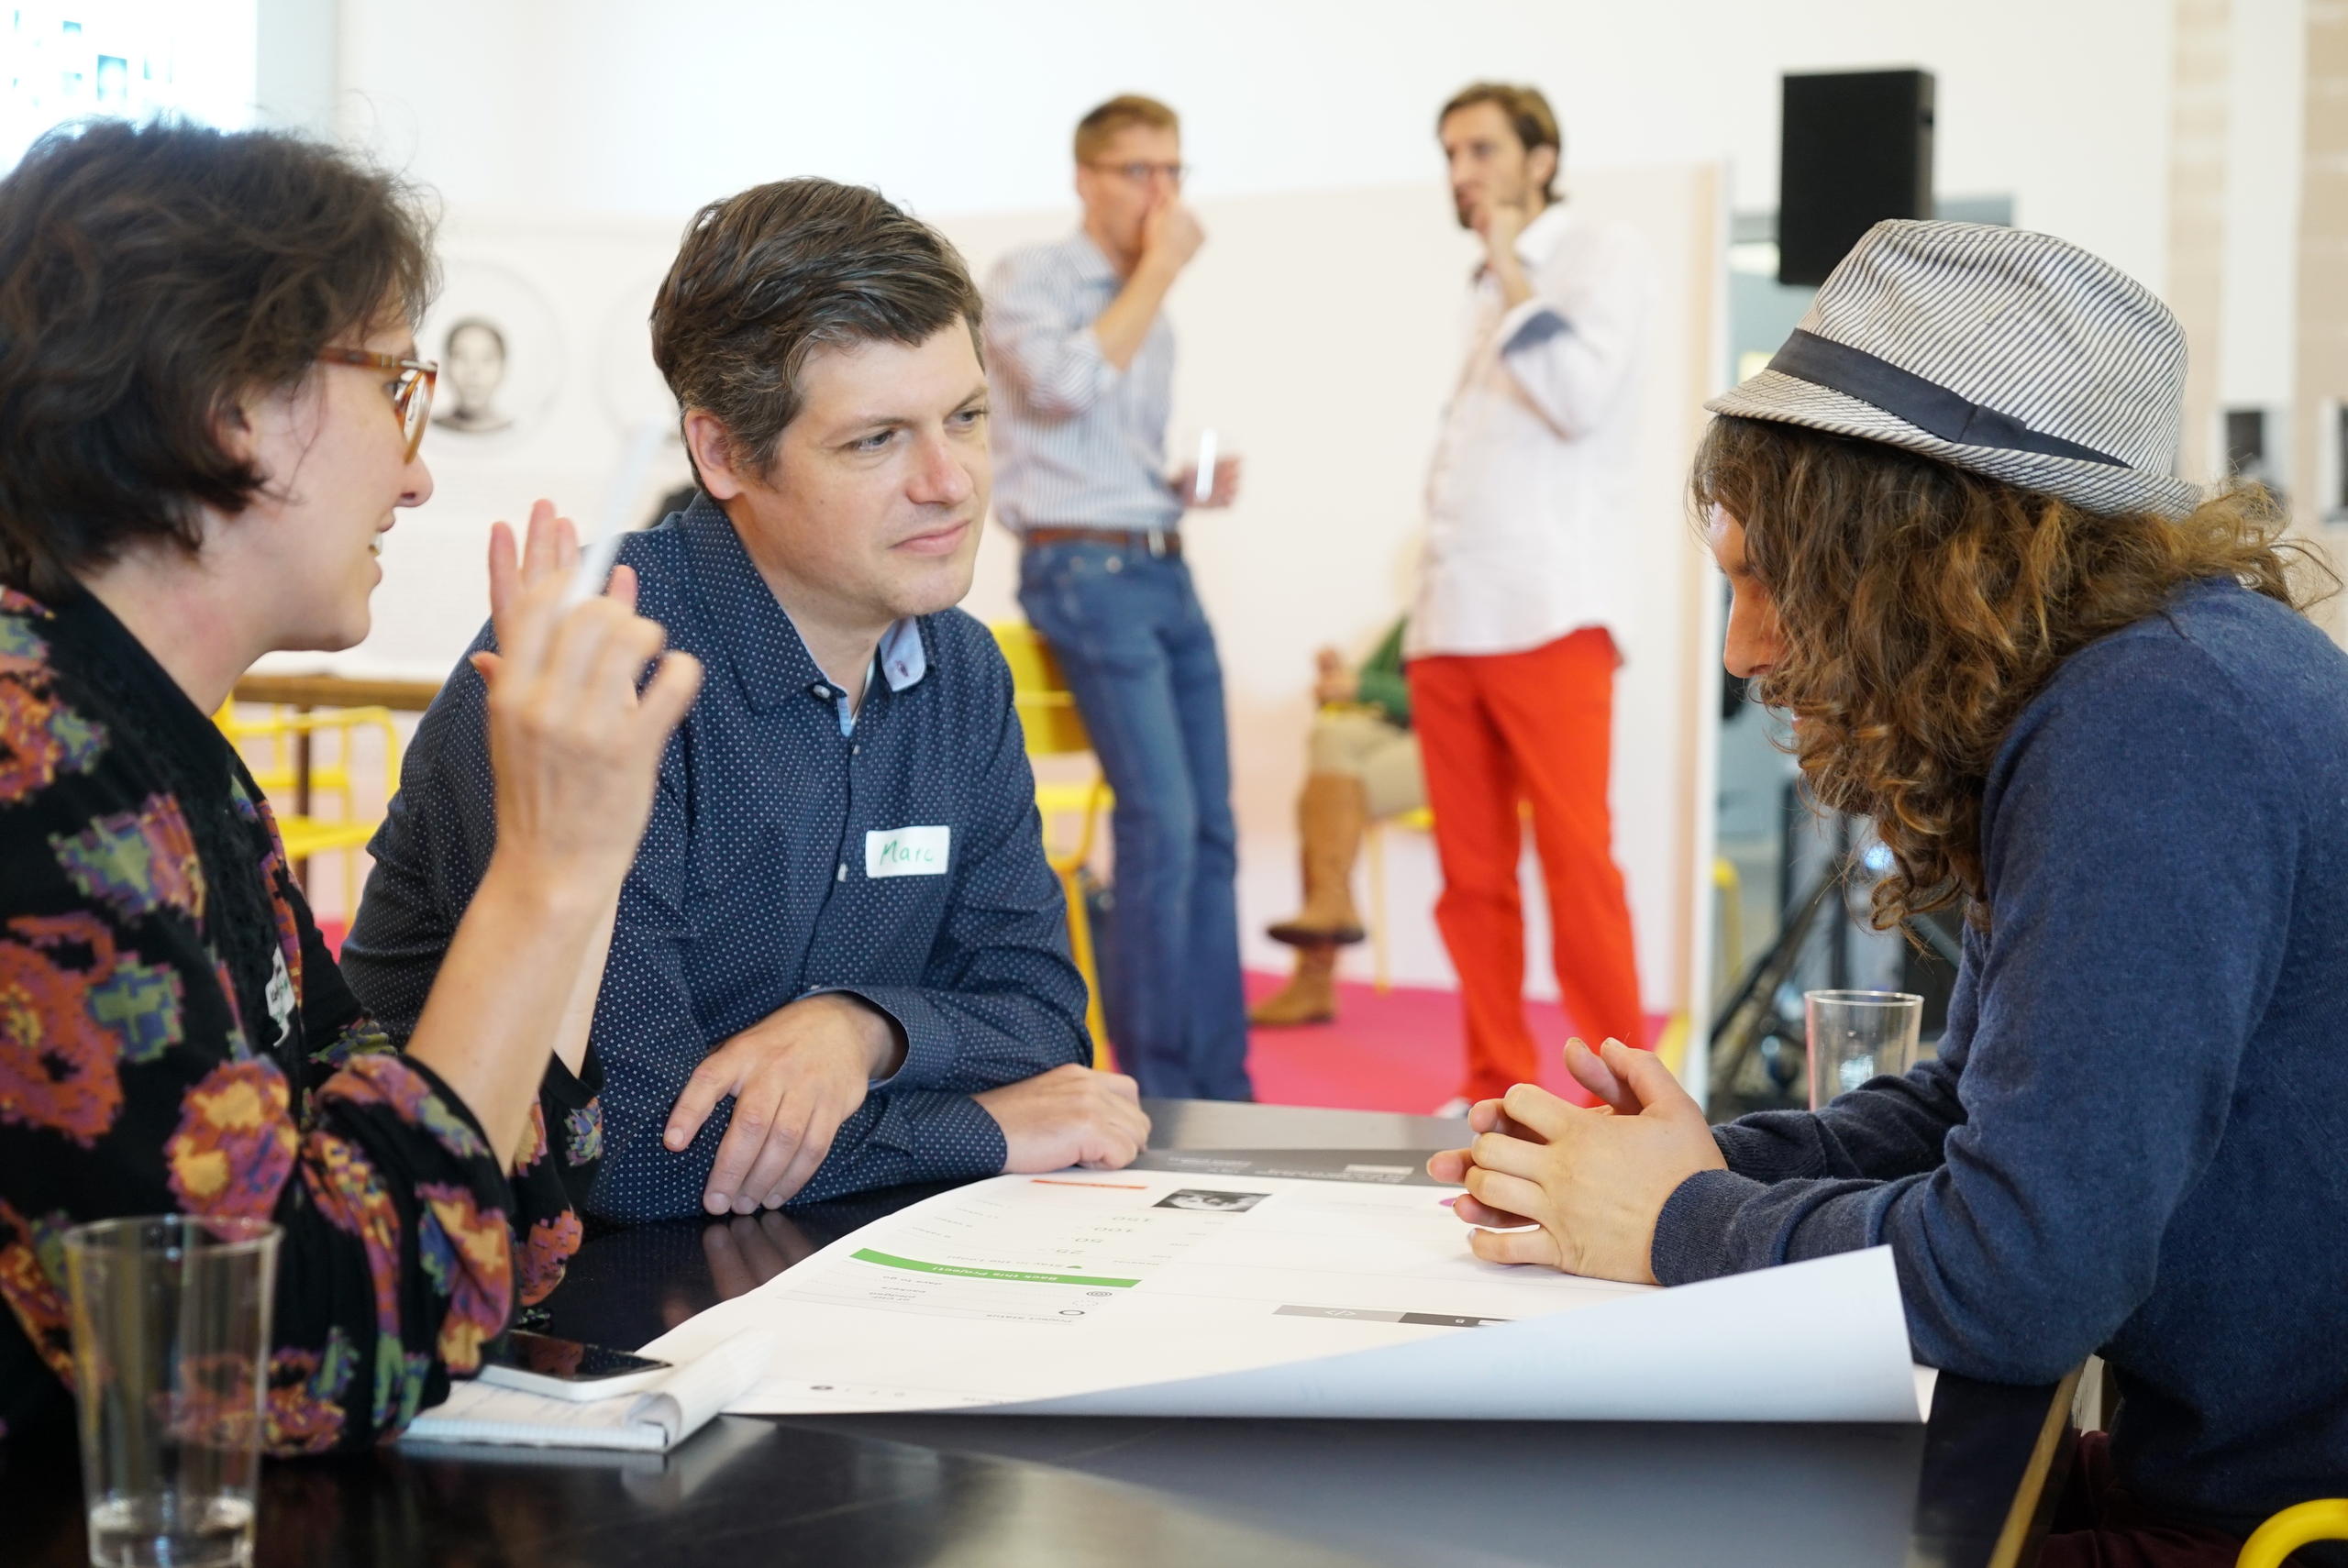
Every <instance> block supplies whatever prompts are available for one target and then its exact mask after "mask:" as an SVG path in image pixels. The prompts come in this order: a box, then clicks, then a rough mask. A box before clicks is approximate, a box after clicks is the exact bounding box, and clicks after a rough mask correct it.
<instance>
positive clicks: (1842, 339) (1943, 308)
mask: <svg viewBox="0 0 2348 1568" xmlns="http://www.w3.org/2000/svg"><path fill="white" fill-rule="evenodd" d="M2184 403H2185V329H2184V328H2183V327H2181V326H2178V325H2177V322H2176V317H2175V316H2174V315H2170V314H2169V311H2168V307H2167V306H2166V305H2164V304H2161V302H2160V301H2159V300H2157V299H2155V298H2154V297H2153V295H2152V293H2151V292H2150V291H2149V290H2147V289H2146V288H2144V286H2143V284H2141V283H2139V282H2136V281H2135V280H2134V279H2132V278H2131V277H2129V276H2128V275H2127V274H2125V273H2123V272H2121V271H2119V269H2117V268H2115V267H2113V266H2111V265H2110V264H2109V263H2108V262H2105V261H2102V260H2100V259H2097V258H2096V257H2093V256H2090V255H2088V253H2087V252H2086V251H2084V250H2082V249H2080V248H2078V247H2077V246H2076V245H2071V244H2068V243H2066V242H2065V241H2063V240H2060V239H2056V238H2054V237H2052V236H2051V235H2043V234H2032V233H2030V232H2028V231H2027V230H2023V229H2017V228H1997V227H1992V226H1988V225H1985V224H1971V223H1919V222H1913V221H1910V220H1904V219H1895V220H1892V221H1889V222H1885V223H1879V224H1877V225H1876V226H1874V227H1873V228H1871V229H1869V230H1867V232H1866V235H1865V236H1864V237H1861V238H1860V240H1859V243H1858V244H1857V245H1856V246H1855V247H1853V248H1852V250H1851V253H1850V254H1849V255H1848V256H1846V257H1844V259H1843V261H1842V264H1841V265H1840V266H1838V267H1836V268H1835V269H1834V271H1833V275H1832V276H1830V277H1829V278H1828V279H1827V280H1826V282H1825V283H1824V284H1823V285H1822V287H1821V288H1820V289H1819V291H1818V297H1817V299H1816V301H1815V302H1813V303H1812V304H1811V307H1810V314H1809V315H1805V316H1803V317H1802V321H1801V326H1799V327H1797V328H1796V329H1795V331H1794V335H1793V336H1792V337H1789V338H1788V339H1786V346H1785V347H1784V348H1780V349H1779V350H1778V353H1777V357H1776V358H1774V359H1771V360H1770V361H1769V365H1768V368H1767V370H1762V371H1760V372H1758V373H1757V374H1755V375H1753V376H1750V377H1748V378H1746V379H1745V380H1744V381H1742V382H1740V383H1739V384H1738V385H1737V386H1736V387H1735V388H1734V389H1733V390H1732V391H1731V392H1728V394H1727V395H1725V396H1723V397H1718V398H1715V399H1713V400H1712V401H1711V403H1707V404H1705V405H1704V406H1705V407H1707V408H1709V409H1711V411H1712V412H1713V413H1715V414H1737V415H1741V416H1743V417H1744V418H1747V419H1773V420H1778V421H1779V422H1781V423H1784V424H1789V425H1808V426H1810V427H1811V429H1813V430H1828V431H1833V432H1834V433H1835V434H1837V435H1842V436H1862V437H1864V438H1866V439H1867V440H1870V441H1883V442H1887V443H1888V444H1889V445H1891V446H1894V447H1906V448H1908V449H1909V450H1910V451H1913V452H1922V453H1926V454H1928V455H1930V456H1932V457H1934V458H1940V459H1941V460H1942V461H1943V462H1946V463H1953V464H1955V466H1956V467H1958V468H1961V469H1972V470H1973V471H1974V472H1976V473H1982V474H1988V476H1989V477H1990V478H1992V479H1999V480H2005V481H2006V482H2007V483H2009V484H2012V485H2018V486H2020V487H2021V488H2022V489H2024V490H2033V491H2041V492H2043V493H2044V494H2047V495H2053V496H2059V497H2060V498H2062V499H2063V500H2065V501H2067V502H2071V503H2073V504H2074V505H2076V506H2079V507H2082V508H2084V509H2085V510H2087V511H2089V512H2099V513H2117V512H2151V513H2162V514H2164V515H2167V516H2173V517H2176V516H2183V515H2184V514H2185V513H2188V512H2190V511H2192V510H2193V508H2194V507H2195V506H2196V505H2198V503H2199V502H2200V499H2201V491H2200V489H2199V487H2198V486H2196V485H2194V484H2191V483H2188V482H2187V480H2182V479H2179V478H2177V477H2176V441H2177V430H2178V426H2179V424H2180V423H2181V421H2182V418H2183V414H2184Z"/></svg>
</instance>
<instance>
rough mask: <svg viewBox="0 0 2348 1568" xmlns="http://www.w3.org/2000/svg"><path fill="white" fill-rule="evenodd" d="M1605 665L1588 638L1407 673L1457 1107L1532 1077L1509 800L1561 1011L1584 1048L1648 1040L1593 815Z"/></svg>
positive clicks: (1606, 820)
mask: <svg viewBox="0 0 2348 1568" xmlns="http://www.w3.org/2000/svg"><path fill="white" fill-rule="evenodd" d="M1616 662H1617V661H1616V658H1615V655H1614V640H1613V638H1611V636H1609V635H1607V634H1606V632H1605V630H1604V629H1603V628H1601V627H1597V626H1589V627H1585V628H1583V629H1582V630H1580V631H1578V632H1575V633H1572V634H1571V635H1567V636H1563V637H1560V638H1558V639H1557V640H1556V642H1553V643H1545V644H1544V645H1543V646H1540V647H1537V648H1532V649H1529V650H1527V651H1525V652H1523V653H1512V654H1477V655H1455V654H1442V655H1435V656H1432V657H1424V658H1416V659H1412V661H1411V663H1410V665H1409V667H1408V671H1409V676H1410V681H1411V723H1412V727H1413V728H1415V729H1416V730H1417V731H1418V733H1419V751H1420V755H1421V756H1423V758H1424V759H1425V765H1426V776H1427V804H1428V805H1429V806H1430V807H1431V808H1433V810H1434V845H1435V854H1436V856H1437V857H1438V858H1439V859H1440V860H1441V862H1442V864H1443V895H1442V897H1441V898H1440V899H1438V900H1436V902H1435V908H1434V917H1435V923H1436V925H1437V926H1439V927H1440V928H1441V929H1442V931H1443V940H1444V944H1445V946H1447V947H1448V948H1449V949H1450V950H1451V963H1452V967H1453V968H1455V969H1456V970H1457V971H1458V974H1459V992H1460V1000H1461V1003H1462V1005H1463V1006H1464V1008H1465V1010H1466V1011H1467V1083H1466V1085H1465V1086H1464V1088H1462V1090H1461V1092H1462V1093H1464V1094H1466V1095H1467V1097H1468V1098H1469V1099H1490V1098H1491V1097H1493V1096H1495V1095H1501V1094H1505V1093H1506V1092H1507V1091H1508V1088H1509V1086H1510V1085H1511V1084H1514V1083H1523V1082H1528V1081H1532V1080H1534V1078H1536V1077H1537V1076H1538V1075H1537V1074H1536V1072H1535V1068H1534V1049H1533V1035H1532V1032H1531V1031H1530V1030H1528V1029H1527V1028H1526V1027H1525V1021H1524V911H1523V902H1522V900H1521V899H1520V898H1519V896H1518V892H1517V859H1518V856H1519V854H1520V848H1521V845H1522V843H1523V840H1522V838H1521V837H1520V831H1521V830H1520V826H1519V812H1518V802H1519V801H1523V802H1524V804H1525V805H1527V806H1529V807H1530V808H1531V814H1532V818H1533V842H1534V847H1535V848H1537V849H1538V850H1539V851H1540V855H1541V877H1542V880H1543V881H1544V882H1545V884H1546V885H1547V889H1548V893H1549V926H1550V932H1551V948H1552V954H1553V956H1554V958H1555V961H1556V969H1557V989H1558V990H1559V991H1560V992H1561V993H1562V994H1563V996H1564V999H1565V1004H1566V1010H1567V1012H1569V1013H1570V1014H1572V1016H1573V1021H1574V1025H1575V1027H1576V1028H1577V1029H1578V1031H1579V1032H1580V1033H1581V1035H1582V1037H1583V1038H1585V1039H1586V1040H1588V1041H1589V1043H1591V1044H1592V1045H1595V1044H1597V1043H1599V1042H1600V1041H1601V1040H1603V1039H1605V1038H1607V1037H1608V1036H1610V1035H1611V1036H1612V1037H1613V1038H1615V1039H1617V1040H1620V1041H1622V1042H1623V1043H1624V1044H1626V1045H1639V1046H1644V1045H1645V1044H1646V1043H1647V1039H1646V1019H1645V1014H1644V1013H1643V1012H1642V1011H1641V1010H1640V1009H1639V976H1638V967H1637V964H1636V961H1635V958H1634V952H1633V946H1632V936H1631V907H1630V903H1629V901H1628V900H1626V899H1625V898H1624V897H1623V873H1622V871H1621V869H1620V868H1618V867H1616V866H1615V864H1614V847H1613V821H1612V817H1611V813H1610V812H1609V811H1608V809H1607V803H1606V785H1607V768H1608V761H1609V754H1610V752H1611V750H1612V739H1613V719H1614V666H1615V664H1616ZM1577 1098H1580V1097H1579V1096H1577Z"/></svg>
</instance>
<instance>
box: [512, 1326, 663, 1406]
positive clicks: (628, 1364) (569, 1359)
mask: <svg viewBox="0 0 2348 1568" xmlns="http://www.w3.org/2000/svg"><path fill="white" fill-rule="evenodd" d="M669 1372H670V1364H669V1363H667V1362H665V1361H655V1360H653V1359H652V1358H651V1357H650V1356H643V1355H635V1354H632V1353H629V1352H627V1351H615V1350H612V1349H609V1348H607V1347H605V1346H604V1345H591V1344H587V1343H584V1342H581V1341H578V1340H564V1339H558V1338H556V1337H555V1336H554V1335H552V1334H534V1333H531V1332H530V1331H528V1330H526V1329H515V1330H514V1331H511V1332H509V1333H507V1334H506V1335H505V1336H504V1338H503V1339H501V1340H498V1341H495V1342H493V1343H492V1344H491V1345H490V1346H489V1347H488V1349H486V1350H485V1351H483V1352H482V1359H481V1380H482V1382H483V1383H487V1384H492V1385H493V1386H497V1387H500V1388H518V1389H520V1390H522V1391H523V1392H524V1393H526V1394H544V1395H546V1396H547V1397H549V1398H554V1399H571V1400H587V1399H608V1398H610V1397H613V1396H614V1395H615V1394H634V1393H636V1392H637V1391H638V1390H639V1389H643V1388H646V1387H648V1386H651V1385H653V1384H655V1383H658V1382H659V1381H660V1379H662V1378H663V1377H666V1376H667V1375H669Z"/></svg>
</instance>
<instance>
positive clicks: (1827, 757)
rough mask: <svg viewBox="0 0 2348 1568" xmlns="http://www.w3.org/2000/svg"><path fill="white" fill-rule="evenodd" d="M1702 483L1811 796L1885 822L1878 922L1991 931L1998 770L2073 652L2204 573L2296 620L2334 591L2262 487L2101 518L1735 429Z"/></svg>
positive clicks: (1893, 457) (1841, 446)
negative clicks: (1778, 647)
mask: <svg viewBox="0 0 2348 1568" xmlns="http://www.w3.org/2000/svg"><path fill="white" fill-rule="evenodd" d="M1692 489H1693V492H1694V496H1695V500H1696V502H1697V506H1698V509H1699V512H1700V514H1701V513H1707V512H1709V510H1710V509H1711V507H1713V506H1715V505H1717V506H1719V507H1720V508H1721V509H1722V511H1723V512H1725V513H1728V515H1730V516H1731V517H1733V518H1734V519H1735V520H1736V521H1737V522H1738V523H1740V524H1742V525H1744V552H1745V563H1746V566H1747V569H1749V570H1750V572H1751V574H1752V577H1753V580H1754V581H1755V583H1756V584H1757V585H1758V586H1759V588H1760V589H1761V590H1762V591H1765V592H1766V593H1767V594H1768V596H1769V598H1770V600H1771V601H1772V602H1773V604H1774V606H1775V608H1776V610H1777V613H1778V620H1779V623H1780V624H1781V627H1782V630H1783V635H1784V640H1785V647H1784V653H1783V656H1782V657H1780V658H1779V660H1778V662H1777V663H1776V664H1775V665H1774V666H1773V667H1772V668H1770V669H1769V670H1768V672H1767V674H1766V675H1765V676H1764V677H1763V678H1762V679H1761V680H1760V681H1759V682H1758V685H1757V690H1756V691H1755V695H1756V696H1757V697H1758V698H1759V699H1760V701H1763V702H1765V703H1767V704H1768V705H1769V706H1771V707H1775V708H1783V709H1785V710H1788V711H1789V712H1791V713H1792V714H1793V716H1794V717H1795V719H1796V721H1797V723H1796V724H1795V727H1794V738H1793V741H1792V743H1791V746H1790V749H1791V751H1792V752H1793V755H1794V756H1796V758H1798V759H1799V761H1800V767H1801V771H1802V776H1803V778H1805V779H1806V780H1807V782H1808V784H1809V788H1810V791H1811V797H1812V799H1813V800H1814V801H1816V802H1817V803H1818V804H1819V805H1821V806H1822V807H1826V808H1830V809H1833V810H1836V811H1842V812H1849V813H1851V814H1852V815H1854V816H1860V817H1866V818H1870V819H1872V820H1873V822H1874V823H1875V829H1876V834H1877V837H1878V838H1880V839H1881V840H1882V842H1883V844H1884V846H1885V847H1886V848H1888V850H1889V851H1890V852H1891V855H1892V858H1893V863H1894V866H1893V870H1892V871H1891V873H1890V875H1888V877H1886V878H1884V879H1883V880H1882V881H1881V882H1879V883H1877V886H1876V889H1875V896H1874V902H1875V908H1874V920H1875V923H1876V925H1877V927H1878V928H1888V927H1890V926H1893V925H1896V924H1898V923H1899V922H1901V921H1903V920H1905V919H1907V918H1908V917H1909V916H1911V915H1917V914H1922V913H1924V912H1925V911H1930V910H1937V909H1943V908H1945V907H1947V906H1949V905H1951V904H1955V903H1956V902H1958V901H1960V900H1971V901H1972V915H1973V918H1974V919H1975V920H1976V921H1977V922H1981V923H1984V924H1986V922H1987V920H1988V905H1987V901H1986V900H1984V899H1983V897H1982V893H1983V888H1982V880H1981V798H1982V791H1983V788H1984V785H1985V783H1986V781H1987V779H1988V772H1989V764H1990V762H1991V760H1992V759H1993V758H1994V757H1995V756H1997V752H1998V747H1999V744H2000V743H2001V742H2002V741H2003V740H2004V739H2005V736H2006V732H2007V730H2008V729H2009V728H2010V726H2011V725H2012V723H2013V722H2014V720H2015V718H2016V717H2017V716H2018V715H2019V714H2020V713H2021V710H2022V709H2023V707H2024V706H2026V705H2027V704H2028V703H2029V701H2030V700H2031V699H2032V697H2035V696H2036V695H2037V694H2038V693H2039V691H2040V690H2043V688H2044V687H2045V685H2046V683H2047V681H2048V680H2049V679H2052V678H2053V676H2054V671H2055V668H2057V667H2058V666H2059V665H2061V664H2062V662H2063V661H2064V660H2065V659H2066V658H2068V657H2070V656H2071V655H2072V654H2074V653H2076V652H2077V651H2078V650H2079V649H2080V648H2082V647H2084V646H2087V645H2088V643H2091V642H2093V641H2095V640H2096V639H2097V638H2098V637H2101V636H2104V635H2108V634H2110V633H2112V632H2116V631H2118V630H2119V629H2120V628H2121V627H2122V626H2125V625H2128V624H2130V623H2132V622H2135V621H2140V620H2143V618H2144V617H2146V616H2148V615H2153V614H2155V613H2159V611H2160V609H2161V607H2162V606H2163V605H2164V604H2165V602H2167V601H2168V599H2169V597H2170V596H2171V595H2172V594H2173V593H2174V592H2175V591H2176V590H2177V589H2178V588H2179V587H2181V586H2183V585H2184V584H2186V583H2189V582H2193V581H2196V580H2201V579H2205V578H2232V579H2233V580H2236V581H2238V582H2240V583H2241V584H2242V585H2243V587H2245V588H2247V589H2250V590H2252V591H2254V592H2258V593H2263V594H2265V596H2266V597H2268V598H2270V599H2274V600H2276V601H2278V602H2282V603H2284V604H2287V605H2290V606H2291V607H2293V608H2294V609H2298V610H2304V609H2305V608H2306V607H2307V606H2308V605H2309V604H2310V603H2312V602H2315V601H2316V600H2318V599H2320V598H2322V597H2323V596H2324V595H2326V594H2328V593H2330V592H2331V591H2332V590H2334V589H2336V588H2337V587H2338V586H2339V584H2338V580H2337V579H2335V578H2334V577H2333V576H2332V575H2331V571H2330V570H2329V569H2327V568H2325V567H2324V566H2323V564H2322V563H2321V561H2320V559H2319V558H2316V557H2314V556H2312V555H2311V554H2310V553H2309V552H2308V551H2307V550H2306V549H2305V548H2304V547H2301V546H2300V545H2298V544H2297V543H2296V542H2293V541H2288V540H2286V539H2284V538H2283V537H2282V533H2283V528H2284V525H2285V519H2284V516H2283V514H2282V512H2281V510H2280V508H2279V507H2277V506H2276V503H2275V502H2274V500H2273V499H2272V497H2270V496H2269V495H2268V494H2267V492H2266V491H2265V490H2264V489H2262V488H2260V487H2258V486H2255V485H2243V486H2236V487H2233V488H2231V489H2229V490H2227V491H2223V492H2222V493H2220V494H2218V495H2216V496H2214V497H2213V498H2212V499H2210V501H2208V502H2206V503H2204V504H2203V505H2202V506H2201V507H2200V508H2199V509H2198V510H2197V511H2196V512H2194V513H2192V514H2191V515H2189V516H2187V517H2182V518H2172V517H2163V516H2157V515H2149V514H2145V513H2124V514H2120V515H2111V516H2106V515H2099V514H2097V513H2090V512H2085V511H2082V510H2081V509H2079V508H2078V507H2077V506H2074V505H2072V504H2071V503H2070V502H2065V501H2061V500H2057V499H2056V498H2054V497H2053V496H2049V495H2044V494H2040V493H2037V492H2035V491H2026V490H2021V489H2018V488H2017V487H2015V486H2013V485H2010V484H2006V483H2004V482H2002V481H2000V480H1993V479H1989V478H1987V477H1984V476H1982V475H1979V474H1975V473H1971V472H1968V471H1966V470H1965V469H1957V468H1953V467H1951V466H1949V465H1948V464H1946V463H1943V462H1940V461H1938V460H1936V459H1934V458H1928V457H1924V456H1922V455H1921V454H1918V453H1913V452H1909V451H1905V450H1902V449H1900V448H1899V447H1890V446H1887V445H1885V444H1883V443H1881V442H1877V441H1864V440H1856V439H1853V438H1851V437H1847V436H1833V435H1828V434H1826V433H1824V432H1822V431H1816V430H1811V429H1806V428H1804V427H1802V426H1800V425H1785V424H1778V423H1776V422H1774V421H1764V420H1755V419H1741V418H1733V417H1722V418H1720V419H1717V420H1715V421H1714V422H1713V424H1712V426H1711V430H1710V431H1709V432H1708V433H1707V435H1706V436H1705V437H1704V441H1703V445H1702V446H1701V447H1700V449H1699V450H1698V453H1697V457H1696V465H1695V473H1694V479H1693V483H1692Z"/></svg>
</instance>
